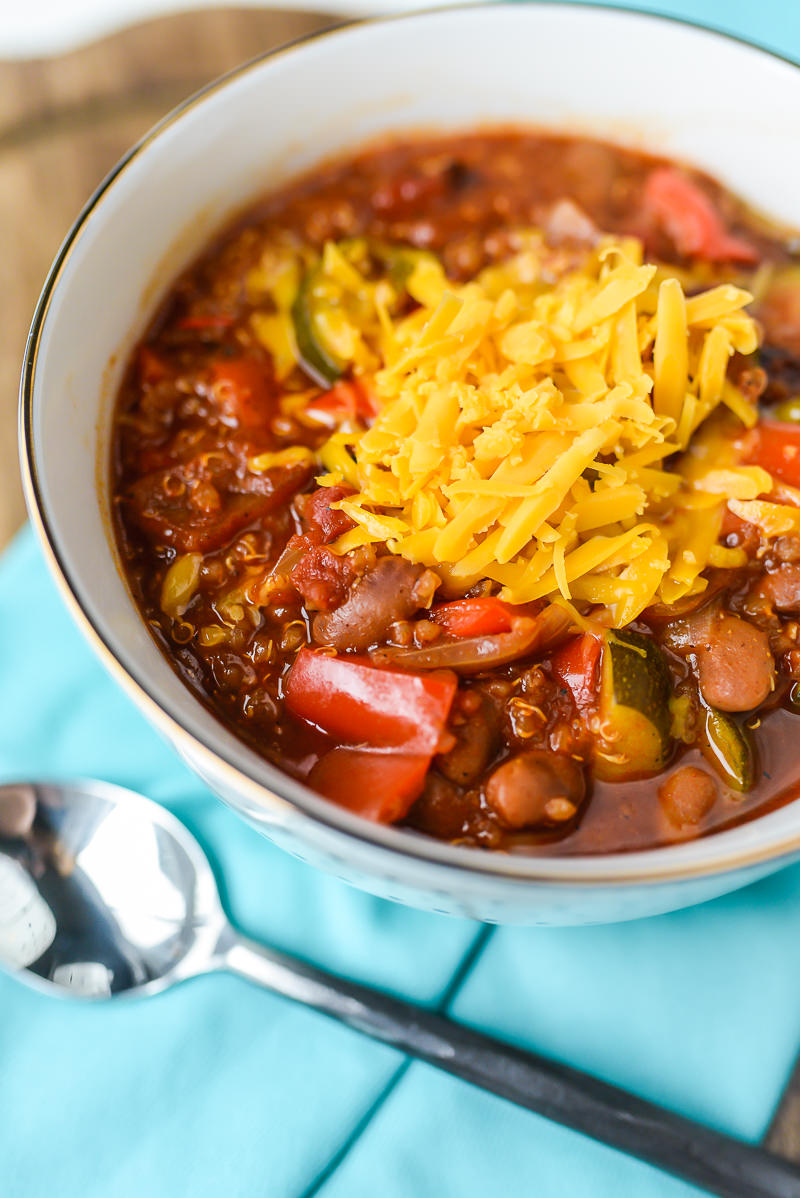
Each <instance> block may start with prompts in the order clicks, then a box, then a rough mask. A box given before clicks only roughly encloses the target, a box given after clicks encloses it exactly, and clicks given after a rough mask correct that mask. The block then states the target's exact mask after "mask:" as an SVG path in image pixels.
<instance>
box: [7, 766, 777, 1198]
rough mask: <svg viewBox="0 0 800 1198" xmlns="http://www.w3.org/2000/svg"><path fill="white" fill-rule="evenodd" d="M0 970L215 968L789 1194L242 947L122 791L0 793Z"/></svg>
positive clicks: (671, 1167) (353, 990) (201, 865)
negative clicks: (0, 967)
mask: <svg viewBox="0 0 800 1198" xmlns="http://www.w3.org/2000/svg"><path fill="white" fill-rule="evenodd" d="M0 960H2V961H3V963H4V964H5V965H6V966H7V967H8V968H10V969H11V970H13V971H15V972H18V975H19V976H20V977H21V978H22V980H23V981H26V982H28V983H30V984H31V985H34V986H36V987H37V988H39V989H43V990H46V991H47V992H48V993H51V994H59V995H62V996H64V995H73V996H80V997H82V998H90V999H100V998H110V997H116V996H118V995H122V994H137V995H146V994H156V993H158V992H159V991H161V990H166V989H167V988H168V987H169V986H172V985H173V984H174V983H176V982H180V981H183V980H185V979H186V978H191V977H195V976H197V975H199V974H203V973H210V972H212V971H215V970H221V969H227V970H230V971H231V972H232V973H236V974H239V975H240V976H241V977H244V978H248V979H249V980H250V981H252V982H257V983H258V984H259V985H261V986H264V987H266V988H267V989H268V990H272V991H274V992H276V993H278V994H282V995H284V996H285V997H287V998H291V999H294V1000H295V1001H296V1002H300V1003H304V1004H305V1005H306V1006H308V1007H313V1008H314V1009H315V1010H317V1011H321V1012H324V1013H325V1014H326V1015H330V1016H332V1017H333V1018H334V1019H338V1020H340V1021H341V1022H342V1023H346V1024H348V1025H349V1026H350V1027H352V1028H355V1029H357V1030H358V1031H360V1032H363V1033H365V1034H366V1035H368V1036H372V1037H373V1038H374V1039H376V1040H381V1041H383V1042H384V1043H387V1044H391V1045H393V1046H394V1047H396V1048H398V1049H401V1050H402V1051H404V1052H406V1053H409V1054H410V1055H411V1056H414V1057H417V1058H419V1059H420V1060H423V1061H427V1062H429V1063H430V1064H432V1065H436V1066H438V1067H439V1068H440V1069H444V1070H445V1071H447V1072H448V1073H452V1074H454V1075H455V1076H457V1077H460V1078H462V1079H464V1080H465V1081H469V1082H472V1083H473V1084H475V1085H478V1086H481V1087H483V1088H484V1089H486V1090H490V1091H491V1092H492V1093H494V1094H498V1095H500V1096H501V1097H503V1098H506V1099H508V1100H509V1101H511V1102H515V1103H517V1104H518V1105H520V1106H523V1107H527V1108H528V1109H529V1110H532V1111H536V1112H537V1113H538V1114H541V1115H545V1116H547V1117H548V1118H550V1119H554V1120H556V1121H557V1122H558V1123H562V1124H564V1125H566V1126H567V1127H572V1128H574V1129H575V1130H577V1131H581V1132H584V1133H585V1134H587V1135H590V1136H592V1137H594V1138H595V1139H597V1140H601V1141H603V1142H604V1143H606V1144H611V1145H612V1146H613V1147H616V1148H619V1149H621V1150H623V1151H624V1152H628V1153H631V1154H632V1155H634V1156H638V1157H640V1158H641V1159H643V1160H646V1161H648V1162H649V1163H651V1164H655V1165H658V1166H660V1167H661V1168H662V1169H666V1170H668V1171H669V1172H671V1173H674V1174H676V1175H678V1176H679V1177H683V1178H685V1179H686V1180H688V1181H692V1182H694V1183H695V1184H698V1185H700V1186H703V1187H705V1188H706V1189H708V1190H709V1191H710V1192H711V1193H714V1194H720V1195H724V1196H725V1198H798V1196H800V1169H798V1168H796V1167H795V1166H794V1165H792V1164H790V1163H789V1162H787V1161H784V1160H782V1159H781V1158H780V1157H777V1156H774V1155H772V1154H771V1153H768V1152H766V1151H765V1150H764V1149H762V1148H759V1147H756V1146H751V1145H749V1144H743V1143H741V1142H740V1141H738V1140H734V1139H732V1138H730V1137H728V1136H724V1135H720V1134H719V1133H718V1132H715V1131H712V1130H711V1129H709V1128H706V1127H703V1126H702V1125H700V1124H697V1123H693V1122H692V1121H691V1120H688V1119H684V1118H682V1117H681V1116H679V1115H675V1114H674V1113H672V1112H671V1111H667V1110H664V1109H663V1108H661V1107H658V1106H655V1105H654V1104H653V1103H649V1102H645V1101H643V1100H642V1099H640V1098H637V1097H635V1096H634V1095H632V1094H628V1093H626V1092H625V1091H624V1090H620V1089H618V1088H617V1087H615V1086H610V1085H608V1084H606V1083H605V1082H601V1081H598V1080H597V1079H596V1078H593V1077H590V1076H588V1075H587V1074H584V1073H580V1072H579V1071H578V1070H576V1069H571V1068H570V1067H569V1066H566V1065H559V1064H557V1063H554V1062H552V1061H548V1060H547V1059H546V1058H544V1057H541V1056H538V1055H536V1054H534V1053H529V1052H524V1051H522V1050H521V1049H518V1048H515V1047H513V1046H512V1045H509V1044H504V1043H503V1042H502V1041H499V1040H495V1039H493V1038H491V1037H489V1036H484V1035H482V1034H481V1033H480V1032H477V1031H473V1030H472V1029H471V1028H468V1027H464V1026H463V1025H462V1024H458V1023H455V1022H453V1021H452V1020H449V1019H446V1018H445V1017H444V1016H442V1015H438V1014H436V1013H434V1012H432V1011H428V1010H425V1009H424V1008H420V1007H415V1006H413V1005H412V1004H411V1003H408V1002H404V1001H403V1000H402V999H398V998H393V997H391V996H389V995H387V994H382V993H380V992H378V991H376V990H371V989H369V988H368V987H367V986H362V985H359V984H357V983H355V982H350V981H346V980H345V979H342V978H338V977H335V976H333V975H332V974H329V973H325V972H324V971H323V970H321V969H317V968H316V967H315V966H313V965H310V964H308V963H306V962H304V961H299V960H297V959H295V958H292V957H289V956H286V955H285V954H283V953H279V952H276V951H274V950H272V949H268V948H265V947H264V946H262V945H260V944H256V943H254V942H253V941H251V940H247V939H245V938H244V937H243V936H241V935H239V933H238V932H236V931H234V929H233V928H232V926H231V924H230V923H229V922H228V919H227V918H226V916H225V913H224V911H223V909H222V905H221V903H220V899H219V895H218V892H217V887H216V884H215V881H214V876H213V874H212V872H211V868H210V866H209V864H208V861H207V860H206V858H205V856H204V854H203V852H202V850H201V848H200V846H199V845H198V843H197V842H196V841H195V840H194V838H193V837H192V836H190V834H189V833H188V832H187V830H186V828H184V826H183V825H182V824H181V823H179V821H178V820H177V819H175V817H174V816H172V815H171V814H170V813H169V812H168V811H165V810H164V809H163V808H162V807H159V806H158V805H157V804H156V803H153V802H151V801H150V800H149V799H145V798H143V797H142V796H141V795H138V794H134V793H133V792H132V791H129V790H123V789H122V788H121V787H119V786H112V785H110V784H107V783H103V782H73V783H69V784H65V785H55V784H53V783H24V784H17V785H13V786H0Z"/></svg>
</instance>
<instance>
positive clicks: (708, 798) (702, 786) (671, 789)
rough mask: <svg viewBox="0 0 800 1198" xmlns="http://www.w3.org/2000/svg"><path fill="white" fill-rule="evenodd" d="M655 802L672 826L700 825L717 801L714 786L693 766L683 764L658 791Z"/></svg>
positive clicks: (703, 773) (715, 784) (708, 775)
mask: <svg viewBox="0 0 800 1198" xmlns="http://www.w3.org/2000/svg"><path fill="white" fill-rule="evenodd" d="M658 799H659V802H660V803H661V806H662V808H663V809H664V814H665V815H666V817H667V819H668V820H669V821H670V823H671V824H675V825H676V827H678V828H682V827H684V826H685V825H686V824H689V825H692V826H694V825H695V824H699V823H700V821H701V819H702V818H703V816H705V815H708V813H709V811H710V810H711V808H712V807H713V806H714V804H715V803H716V801H717V783H716V781H715V780H714V779H713V778H712V777H711V775H710V774H708V773H706V771H705V770H701V769H698V767H697V766H696V765H684V766H682V767H681V768H680V769H678V770H676V771H675V773H674V774H670V776H669V777H668V778H667V780H666V782H663V783H662V784H661V786H660V787H659V789H658Z"/></svg>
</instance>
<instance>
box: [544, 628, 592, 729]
mask: <svg viewBox="0 0 800 1198" xmlns="http://www.w3.org/2000/svg"><path fill="white" fill-rule="evenodd" d="M601 648H602V641H600V640H598V638H597V637H596V636H592V634H591V633H588V632H587V633H584V634H583V635H582V636H576V637H574V638H573V639H572V640H571V641H567V643H566V645H564V646H562V648H561V649H558V650H557V651H556V652H555V653H554V654H553V655H552V657H551V658H550V665H551V668H552V671H553V677H554V678H556V679H557V680H558V681H559V682H560V683H561V685H562V686H565V687H566V688H567V690H568V691H569V692H570V693H571V695H572V698H573V699H574V700H575V706H576V707H577V709H578V711H586V710H587V709H588V708H590V707H593V706H594V705H595V702H596V700H597V688H598V671H599V666H600V650H601Z"/></svg>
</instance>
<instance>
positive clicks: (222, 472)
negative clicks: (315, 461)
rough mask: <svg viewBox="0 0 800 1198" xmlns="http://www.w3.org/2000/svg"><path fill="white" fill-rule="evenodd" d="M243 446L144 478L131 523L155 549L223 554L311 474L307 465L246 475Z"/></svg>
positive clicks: (133, 490)
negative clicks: (239, 534)
mask: <svg viewBox="0 0 800 1198" xmlns="http://www.w3.org/2000/svg"><path fill="white" fill-rule="evenodd" d="M243 453H244V448H243V447H236V452H234V447H233V446H232V445H229V446H228V447H227V448H226V449H225V450H221V451H218V452H216V453H203V454H200V455H198V456H197V457H195V458H191V459H189V460H188V461H186V462H178V463H176V464H175V465H173V466H167V467H166V468H162V469H159V470H153V471H151V472H150V473H149V474H145V475H143V476H142V477H141V478H139V479H137V480H136V482H135V483H134V484H133V486H131V487H130V488H129V490H128V491H127V493H126V496H125V499H126V503H127V505H128V512H129V516H130V519H131V520H133V521H134V523H136V524H138V526H139V527H140V528H141V529H142V530H143V531H144V532H145V533H147V535H148V536H149V537H150V538H151V539H152V540H153V541H154V542H155V543H156V544H162V545H164V544H166V545H172V546H173V547H174V548H175V549H177V550H178V552H179V553H208V552H210V551H211V550H213V549H219V548H220V547H221V546H222V545H224V544H225V542H226V541H228V540H230V538H231V537H233V536H235V535H236V533H237V532H239V530H240V529H242V528H244V527H246V525H248V524H250V523H251V522H252V521H254V520H258V519H260V518H262V517H263V516H266V515H267V514H268V513H269V512H271V511H275V509H277V508H280V507H282V506H283V504H285V503H287V502H288V501H289V500H290V499H291V497H292V496H293V495H294V494H295V492H296V491H297V488H298V487H301V486H303V485H304V483H305V482H307V481H308V478H309V475H310V473H311V467H310V464H309V463H307V462H297V463H293V464H292V465H291V466H284V467H281V468H280V469H279V470H275V471H272V472H270V473H267V474H260V475H259V474H252V473H245V472H243V471H242V470H241V466H240V463H241V460H242V455H243Z"/></svg>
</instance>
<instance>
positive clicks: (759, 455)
mask: <svg viewBox="0 0 800 1198" xmlns="http://www.w3.org/2000/svg"><path fill="white" fill-rule="evenodd" d="M747 446H748V448H747V453H746V461H747V462H749V463H750V464H751V465H753V466H761V467H763V469H764V470H767V471H769V473H770V474H772V475H774V476H775V478H780V479H783V481H784V482H786V483H789V485H790V486H793V487H800V427H798V426H797V425H796V424H784V423H783V422H781V421H778V420H762V421H761V422H760V423H759V424H758V425H756V427H755V428H754V429H753V431H752V432H751V433H749V434H748V438H747Z"/></svg>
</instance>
